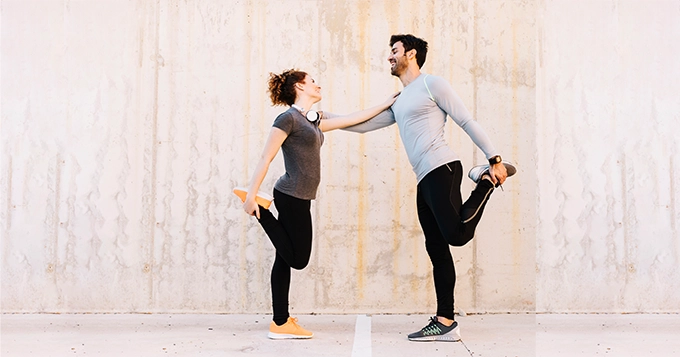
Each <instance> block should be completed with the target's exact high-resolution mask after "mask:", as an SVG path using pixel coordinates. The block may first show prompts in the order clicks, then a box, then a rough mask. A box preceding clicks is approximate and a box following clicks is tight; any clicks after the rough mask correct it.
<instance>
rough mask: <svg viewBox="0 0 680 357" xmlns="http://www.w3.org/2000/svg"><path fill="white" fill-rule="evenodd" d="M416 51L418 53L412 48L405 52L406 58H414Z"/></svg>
mask: <svg viewBox="0 0 680 357" xmlns="http://www.w3.org/2000/svg"><path fill="white" fill-rule="evenodd" d="M416 53H418V51H416V49H415V48H412V49H410V50H409V51H408V52H406V57H408V59H414V58H416Z"/></svg>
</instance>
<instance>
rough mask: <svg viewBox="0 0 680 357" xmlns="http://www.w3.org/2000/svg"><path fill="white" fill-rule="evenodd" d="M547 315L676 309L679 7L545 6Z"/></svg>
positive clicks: (543, 259)
mask: <svg viewBox="0 0 680 357" xmlns="http://www.w3.org/2000/svg"><path fill="white" fill-rule="evenodd" d="M538 15H539V19H540V20H539V25H538V36H537V40H538V42H537V43H538V60H537V64H536V65H537V71H536V72H537V78H538V80H537V88H536V98H537V100H536V101H537V117H538V118H539V120H538V128H537V133H538V135H537V143H538V145H537V147H538V151H537V155H536V158H537V171H538V177H539V180H538V182H539V185H538V192H539V194H538V198H539V199H538V210H537V212H538V213H539V214H538V234H537V236H538V237H540V238H539V239H538V246H537V250H536V253H537V255H536V257H537V275H536V285H537V287H538V288H537V294H536V299H537V301H536V303H537V309H538V310H539V311H632V312H642V311H644V312H656V311H676V312H677V311H679V310H680V271H679V269H678V267H679V266H680V235H679V234H678V222H679V221H680V202H678V201H679V194H680V180H679V177H680V156H679V154H680V141H679V140H678V139H677V138H678V132H679V131H680V114H679V113H680V66H679V65H678V61H677V59H678V55H679V54H680V41H678V39H680V24H679V23H678V21H677V19H678V18H680V2H677V1H635V0H627V1H593V2H585V1H548V2H546V4H545V6H544V7H543V8H542V9H539V12H538Z"/></svg>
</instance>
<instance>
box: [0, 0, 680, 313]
mask: <svg viewBox="0 0 680 357" xmlns="http://www.w3.org/2000/svg"><path fill="white" fill-rule="evenodd" d="M586 4H587V5H586ZM635 4H636V3H635V2H632V1H631V2H617V1H608V2H601V3H596V4H591V3H590V2H587V3H586V2H567V1H565V2H555V1H546V2H540V1H517V0H512V1H510V0H508V1H501V0H488V1H479V0H478V1H472V0H469V1H427V2H423V1H419V0H401V1H397V0H395V1H388V0H384V1H375V0H374V1H303V0H300V1H292V0H285V1H228V2H225V1H200V2H198V1H195V2H186V1H156V2H151V1H143V0H139V1H135V2H118V1H109V2H105V1H97V2H90V1H3V2H2V9H1V11H2V19H1V21H2V42H1V45H2V58H1V61H2V72H1V76H2V77H1V80H2V88H1V90H2V103H1V105H2V109H1V110H2V127H1V130H2V134H1V135H2V147H1V149H2V155H1V160H2V162H1V165H2V170H1V172H2V176H1V177H0V180H1V181H0V193H1V194H2V196H0V218H1V219H2V221H1V223H2V224H1V228H0V232H1V233H2V245H1V249H2V252H1V255H0V257H1V259H2V262H1V268H2V286H1V288H2V293H1V294H2V311H5V312H7V311H60V312H78V311H90V312H96V311H123V312H141V311H151V312H154V311H184V312H196V311H199V312H201V311H204V312H268V311H270V306H269V305H270V297H269V295H270V292H269V269H270V266H271V263H272V261H273V255H274V251H273V249H272V247H271V244H270V243H269V241H268V239H267V238H266V236H265V235H264V234H263V232H262V230H261V228H260V227H259V225H257V223H256V222H255V221H254V220H253V219H252V218H250V217H247V216H246V215H245V213H243V212H242V211H241V209H240V204H239V202H238V201H237V199H236V198H235V196H233V195H232V194H231V188H232V187H233V186H235V185H243V184H245V183H247V181H248V179H249V177H250V175H251V174H252V170H253V168H254V166H255V164H256V162H257V160H258V157H259V155H260V152H261V148H262V145H263V143H264V140H265V138H266V135H267V133H268V132H269V128H270V127H271V122H272V120H273V119H274V117H275V116H276V115H277V114H278V113H279V112H281V111H282V110H283V109H282V108H280V107H271V105H270V104H269V101H268V99H267V96H266V87H265V85H266V79H267V74H268V72H269V71H281V70H283V69H286V68H290V67H297V68H300V69H303V70H306V71H308V72H309V73H311V74H312V75H313V76H314V77H315V78H316V79H317V81H318V82H319V83H320V84H321V86H322V92H323V94H324V100H323V101H322V102H321V103H320V104H319V106H318V107H319V108H320V109H324V110H330V111H333V112H337V113H347V112H351V111H354V110H357V109H360V108H363V107H366V106H369V105H373V104H376V103H378V102H381V101H382V100H384V98H385V97H386V96H387V95H388V94H389V93H392V92H394V91H395V90H398V89H399V88H400V85H399V83H398V81H397V80H396V79H394V78H392V77H391V76H390V75H389V73H388V68H387V61H386V57H387V55H388V49H389V47H388V44H387V41H388V39H389V35H390V34H392V33H402V32H411V33H415V34H417V35H420V36H422V37H424V38H425V39H427V40H428V41H429V42H430V48H431V49H430V54H429V59H428V61H427V63H426V64H425V67H424V71H426V72H429V73H434V74H438V75H442V76H444V77H446V78H448V79H449V80H450V81H451V82H452V83H453V85H454V88H455V89H456V90H457V91H458V93H459V94H460V95H461V97H462V98H463V100H464V102H465V103H466V104H467V106H468V108H469V109H470V110H471V111H472V112H473V114H474V115H475V117H476V118H477V119H478V120H479V121H480V122H481V123H482V125H483V126H484V127H485V128H486V129H487V131H488V132H489V134H490V136H491V137H492V139H493V140H494V142H495V144H496V146H497V147H498V148H499V149H500V150H501V151H502V152H503V153H504V156H505V157H507V158H511V159H512V160H513V161H515V162H517V163H518V165H519V167H520V172H519V174H518V175H517V177H515V178H513V179H511V180H510V181H509V182H508V183H507V184H506V185H505V192H497V193H494V195H493V196H492V199H491V202H490V204H489V206H488V209H487V211H486V213H485V218H484V219H483V223H486V224H483V226H482V227H480V228H479V229H478V234H477V237H476V238H475V239H474V240H473V242H471V243H470V244H468V245H467V246H466V247H464V248H454V249H452V252H453V254H454V256H455V259H456V268H457V273H458V284H457V288H456V299H457V300H456V307H457V309H462V310H465V311H468V312H484V311H490V312H495V311H533V310H535V309H538V310H539V311H566V310H577V311H583V310H588V311H590V310H593V311H602V310H606V311H669V310H673V311H680V307H678V293H677V292H676V291H679V289H678V283H677V281H678V280H679V279H677V275H678V273H677V268H676V267H677V266H678V264H677V263H678V261H677V260H678V256H679V255H680V252H679V251H680V248H679V246H680V245H679V244H678V236H677V228H676V223H675V222H676V221H677V220H678V219H677V218H678V214H677V213H676V212H678V209H677V203H676V200H675V196H676V195H677V193H678V190H679V188H678V185H677V184H676V185H673V177H677V173H676V172H677V168H678V167H680V164H679V163H678V162H677V159H671V154H673V153H675V154H677V153H679V152H680V149H679V148H678V146H677V145H678V144H677V141H676V142H674V141H673V140H671V138H672V129H677V121H678V120H677V119H678V116H677V108H678V104H679V103H678V99H677V95H676V96H675V97H674V96H673V93H677V92H678V90H677V89H678V85H677V84H676V83H677V81H675V83H674V81H673V80H672V79H671V78H672V76H673V75H675V78H677V75H678V73H677V68H676V67H677V66H674V63H673V61H672V59H671V58H672V57H673V55H675V54H677V53H680V51H678V48H677V44H675V43H674V42H672V41H671V38H672V35H673V34H675V35H677V34H678V25H676V24H675V23H674V22H673V18H677V15H678V11H679V10H678V7H677V6H676V5H675V3H674V2H670V1H669V2H657V3H654V6H649V7H645V8H644V9H641V10H644V15H645V16H646V17H645V16H643V17H641V18H635V19H628V18H627V17H632V15H634V14H636V12H637V10H636V8H635V7H636V6H637V5H635ZM584 7H588V10H589V11H584ZM591 7H592V9H590V8H591ZM586 12H587V13H588V16H584V13H586ZM624 15H625V16H626V20H625V21H624V19H623V16H624ZM657 15H658V16H657ZM619 18H621V19H620V20H618V21H613V20H614V19H619ZM574 22H576V23H579V24H581V26H574V25H573V23H574ZM613 22H615V24H613ZM648 23H654V26H651V27H647V24H648ZM575 27H577V28H575ZM641 27H642V28H645V30H644V31H642V36H641V32H640V31H638V29H639V28H641ZM667 29H670V30H667ZM602 30H605V32H604V33H603V34H602V37H595V38H593V36H592V33H593V32H594V33H597V34H600V32H602ZM607 31H608V32H607ZM645 31H646V32H645ZM667 31H671V32H667ZM673 31H674V32H673ZM656 35H658V36H656ZM649 37H652V40H650V39H649ZM676 38H677V36H676ZM617 41H618V42H617ZM584 43H585V45H584ZM608 46H609V47H608ZM607 48H611V49H612V51H611V52H610V51H609V50H607ZM588 50H590V51H594V53H589V52H588ZM640 50H643V51H646V53H647V54H649V53H652V54H653V56H654V57H653V58H654V61H653V62H652V63H653V65H649V62H647V61H648V60H649V58H647V57H646V56H645V55H644V54H641V53H638V52H637V51H640ZM579 52H585V53H584V55H585V57H582V56H579ZM588 59H589V60H588ZM603 59H606V60H605V61H603ZM610 62H613V65H612V63H610ZM616 66H618V67H616ZM630 67H634V68H635V69H636V71H634V72H633V71H629V68H630ZM617 68H618V70H617ZM611 83H616V84H617V85H618V89H616V90H618V91H619V92H620V93H619V95H616V94H615V93H614V92H612V90H613V89H614V88H612V86H611ZM537 85H538V86H537ZM641 96H642V97H643V98H644V103H643V104H644V106H642V105H640V104H638V103H637V99H642V98H640V97H641ZM584 112H585V113H588V114H587V115H585V117H584ZM650 117H651V118H655V119H654V120H652V121H650V120H649V119H648V118H650ZM575 118H579V119H578V120H575ZM642 120H645V121H644V123H643V122H642ZM614 123H616V124H617V125H616V128H617V129H616V130H607V129H608V128H609V127H610V125H613V124H614ZM642 124H645V125H642ZM585 126H590V127H596V128H597V131H596V132H595V131H593V132H589V131H587V130H583V128H584V127H585ZM676 131H677V130H676ZM447 139H448V140H449V142H450V143H451V146H452V147H453V148H454V149H455V150H457V152H458V153H459V154H460V155H461V158H462V160H463V164H464V166H465V167H466V168H469V167H470V166H471V165H472V164H474V163H479V162H482V161H483V155H482V154H481V153H480V152H478V150H476V149H475V147H474V145H473V144H472V143H471V141H470V140H469V138H468V137H467V136H466V135H465V134H464V133H463V132H462V131H461V130H459V129H458V128H457V127H455V126H454V125H450V126H449V128H448V129H447ZM603 139H605V140H603ZM606 139H609V140H606ZM647 145H649V146H650V147H651V148H650V150H651V152H650V151H648V150H642V149H643V148H644V149H648V148H647ZM591 151H595V152H596V153H595V155H596V156H592V155H590V153H591ZM674 160H675V161H674ZM617 161H619V162H617ZM669 164H670V167H669ZM322 165H323V168H322V185H321V187H320V190H319V194H318V196H317V200H316V201H314V203H313V205H312V214H313V219H314V222H315V240H314V247H313V252H312V259H311V263H310V265H309V267H308V268H307V269H306V270H304V271H301V272H295V273H294V274H293V288H292V290H291V307H292V311H293V312H347V313H352V312H358V311H361V312H432V311H433V309H434V293H433V286H432V280H431V273H430V263H429V260H428V258H427V254H426V253H425V250H424V245H423V237H422V233H421V231H420V228H419V225H418V223H417V216H416V212H415V178H414V174H413V173H412V171H411V169H410V166H409V164H408V161H407V159H406V155H405V153H404V151H403V147H402V145H401V143H400V139H399V137H398V132H397V128H396V127H394V128H387V129H383V130H381V131H378V132H373V133H368V134H365V135H357V134H353V133H347V132H331V133H327V135H326V142H325V144H324V147H323V148H322ZM282 172H283V163H282V159H281V157H280V156H279V157H277V159H276V160H275V161H274V163H273V164H272V166H271V169H270V172H269V175H268V177H267V178H266V180H265V182H264V185H263V186H264V187H272V185H273V183H274V182H275V180H276V178H277V177H278V176H279V175H280V174H281V173H282ZM471 187H472V186H471V185H470V184H469V183H467V182H466V183H465V184H464V186H463V192H464V195H467V192H469V190H470V189H471ZM650 191H651V192H652V193H651V194H650ZM669 192H670V194H668V193H669ZM643 243H645V244H643ZM631 264H633V265H631ZM670 279H675V280H674V281H676V282H669V281H670ZM641 288H642V289H646V290H652V291H655V292H660V293H665V298H664V299H658V298H657V299H654V298H652V297H648V298H646V297H645V296H646V295H645V294H641V293H640V291H638V290H639V289H641ZM584 290H589V291H588V292H589V293H591V294H590V295H588V294H585V293H584ZM586 296H588V297H586ZM574 302H577V304H575V303H574ZM612 302H615V303H612Z"/></svg>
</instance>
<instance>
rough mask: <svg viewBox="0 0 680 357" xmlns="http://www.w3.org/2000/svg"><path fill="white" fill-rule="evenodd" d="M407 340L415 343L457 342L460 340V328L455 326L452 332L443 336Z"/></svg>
mask: <svg viewBox="0 0 680 357" xmlns="http://www.w3.org/2000/svg"><path fill="white" fill-rule="evenodd" d="M409 340H410V341H416V342H434V341H443V342H458V341H460V340H461V338H460V326H457V327H456V328H454V329H453V330H451V331H449V332H448V333H447V334H444V335H437V336H424V337H415V338H409Z"/></svg>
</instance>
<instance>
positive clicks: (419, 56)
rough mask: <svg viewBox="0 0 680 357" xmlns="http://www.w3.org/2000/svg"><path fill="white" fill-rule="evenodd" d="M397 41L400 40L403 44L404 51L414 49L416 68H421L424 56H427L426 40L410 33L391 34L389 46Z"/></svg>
mask: <svg viewBox="0 0 680 357" xmlns="http://www.w3.org/2000/svg"><path fill="white" fill-rule="evenodd" d="M397 42H401V44H402V45H404V53H406V52H408V51H410V50H413V49H415V50H416V63H418V68H423V64H425V57H427V42H426V41H425V40H423V39H421V38H418V37H415V36H413V35H410V34H409V35H392V37H390V47H392V46H394V44H395V43H397Z"/></svg>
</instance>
